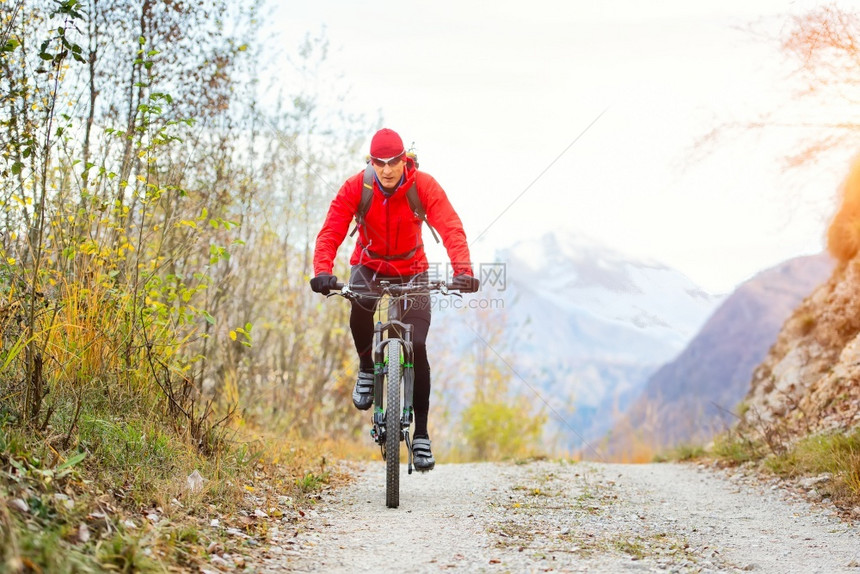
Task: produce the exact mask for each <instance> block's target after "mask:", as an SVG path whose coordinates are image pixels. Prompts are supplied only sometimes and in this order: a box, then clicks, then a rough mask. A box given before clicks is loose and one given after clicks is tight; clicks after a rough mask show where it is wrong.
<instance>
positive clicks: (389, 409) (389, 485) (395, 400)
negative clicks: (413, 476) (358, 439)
mask: <svg viewBox="0 0 860 574" xmlns="http://www.w3.org/2000/svg"><path fill="white" fill-rule="evenodd" d="M400 377H401V369H400V341H398V340H391V341H389V342H388V381H387V387H386V388H387V393H386V400H385V504H386V505H387V506H388V508H397V507H398V506H399V505H400V411H401V406H400Z"/></svg>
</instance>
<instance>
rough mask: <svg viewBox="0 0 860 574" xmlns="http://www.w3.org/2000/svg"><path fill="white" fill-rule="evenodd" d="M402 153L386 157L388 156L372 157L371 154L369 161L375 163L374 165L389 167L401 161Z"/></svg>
mask: <svg viewBox="0 0 860 574" xmlns="http://www.w3.org/2000/svg"><path fill="white" fill-rule="evenodd" d="M403 155H404V154H400V155H396V156H394V157H388V158H381V157H372V156H371V158H370V161H372V162H373V165H375V166H376V167H385V166H386V165H387V166H389V167H394V166H396V165H398V164H400V162H401V161H403Z"/></svg>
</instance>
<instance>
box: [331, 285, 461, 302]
mask: <svg viewBox="0 0 860 574" xmlns="http://www.w3.org/2000/svg"><path fill="white" fill-rule="evenodd" d="M433 292H439V293H442V294H443V295H460V292H459V290H458V289H457V288H456V287H454V284H453V283H448V282H446V281H429V282H427V283H388V282H387V281H381V282H379V283H378V284H376V285H374V286H373V287H372V288H370V289H368V290H367V291H363V290H362V291H353V290H352V289H350V288H349V285H348V284H346V283H335V284H334V288H333V289H332V290H331V294H332V295H341V296H343V297H347V298H348V297H350V296H361V295H363V296H382V295H389V296H394V297H399V296H404V295H418V294H422V293H425V294H426V293H433Z"/></svg>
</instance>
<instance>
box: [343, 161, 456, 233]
mask: <svg viewBox="0 0 860 574" xmlns="http://www.w3.org/2000/svg"><path fill="white" fill-rule="evenodd" d="M415 166H416V167H417V166H418V163H417V162H416V163H415ZM375 175H376V173H375V172H374V171H373V166H372V165H371V164H370V163H369V162H368V164H367V167H366V168H365V170H364V184H363V185H362V186H361V201H360V202H359V203H358V209H356V210H355V227H353V228H352V231H351V232H350V234H349V236H350V237H352V236H353V235H355V232H356V231H358V228H359V226H361V225H364V216H365V215H366V214H367V210H368V209H370V202H371V201H373V178H374V176H375ZM406 200H407V201H408V202H409V207H410V208H411V209H412V213H414V214H415V217H417V218H418V219H420V220H421V221H423V222H424V223H426V224H427V227H428V228H430V233H432V234H433V239H435V240H436V243H439V237H438V236H437V235H436V230H435V229H433V226H432V225H430V222H429V221H427V212H426V211H425V210H424V204H422V203H421V198H420V197H418V187H417V186H416V184H415V182H414V181H413V182H412V185H411V186H410V187H409V189H407V190H406Z"/></svg>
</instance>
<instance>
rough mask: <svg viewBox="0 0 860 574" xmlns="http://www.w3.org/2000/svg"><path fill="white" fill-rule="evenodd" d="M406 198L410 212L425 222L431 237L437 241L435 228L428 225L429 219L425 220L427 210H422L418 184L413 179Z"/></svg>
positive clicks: (422, 205)
mask: <svg viewBox="0 0 860 574" xmlns="http://www.w3.org/2000/svg"><path fill="white" fill-rule="evenodd" d="M406 199H407V201H409V207H410V208H412V213H414V214H415V217H417V218H418V219H420V220H421V221H423V222H424V223H426V224H427V227H429V228H430V233H432V234H433V239H435V240H436V243H439V237H438V236H437V235H436V230H435V229H433V226H432V225H430V222H429V221H427V212H426V211H425V210H424V204H423V203H421V198H420V197H418V186H417V184H416V183H415V182H414V181H413V182H412V185H411V186H410V187H409V189H407V190H406Z"/></svg>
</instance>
